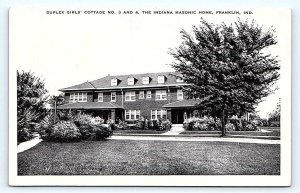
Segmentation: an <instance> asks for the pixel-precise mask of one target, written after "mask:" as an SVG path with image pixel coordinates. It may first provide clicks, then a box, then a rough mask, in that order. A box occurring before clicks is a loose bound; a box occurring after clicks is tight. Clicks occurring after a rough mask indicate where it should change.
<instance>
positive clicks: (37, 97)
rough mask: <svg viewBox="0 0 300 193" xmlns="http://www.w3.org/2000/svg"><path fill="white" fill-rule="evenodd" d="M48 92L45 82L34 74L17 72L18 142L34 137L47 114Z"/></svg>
mask: <svg viewBox="0 0 300 193" xmlns="http://www.w3.org/2000/svg"><path fill="white" fill-rule="evenodd" d="M46 93H47V90H46V89H45V88H44V82H43V81H42V80H41V79H40V78H38V77H36V76H35V75H34V73H32V72H24V71H22V72H19V71H17V108H18V109H17V121H18V122H17V129H18V141H19V142H21V141H26V140H29V139H30V138H31V137H32V131H33V129H34V126H35V124H36V123H38V122H39V121H40V120H41V119H43V118H44V117H45V115H46V113H47V110H46V108H45V104H46V102H47V97H46V96H45V94H46Z"/></svg>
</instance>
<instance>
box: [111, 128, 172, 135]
mask: <svg viewBox="0 0 300 193" xmlns="http://www.w3.org/2000/svg"><path fill="white" fill-rule="evenodd" d="M165 132H167V131H156V130H134V129H132V130H114V134H162V133H165Z"/></svg>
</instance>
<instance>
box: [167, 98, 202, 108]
mask: <svg viewBox="0 0 300 193" xmlns="http://www.w3.org/2000/svg"><path fill="white" fill-rule="evenodd" d="M200 103H201V100H200V99H185V100H180V101H175V102H172V103H169V104H166V105H164V106H163V107H164V108H183V107H197V106H198V105H199V104H200Z"/></svg>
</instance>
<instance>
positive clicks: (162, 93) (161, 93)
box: [155, 90, 167, 100]
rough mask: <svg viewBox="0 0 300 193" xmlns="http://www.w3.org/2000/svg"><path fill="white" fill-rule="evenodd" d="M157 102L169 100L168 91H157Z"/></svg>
mask: <svg viewBox="0 0 300 193" xmlns="http://www.w3.org/2000/svg"><path fill="white" fill-rule="evenodd" d="M155 99H156V100H167V91H166V90H157V91H156V93H155Z"/></svg>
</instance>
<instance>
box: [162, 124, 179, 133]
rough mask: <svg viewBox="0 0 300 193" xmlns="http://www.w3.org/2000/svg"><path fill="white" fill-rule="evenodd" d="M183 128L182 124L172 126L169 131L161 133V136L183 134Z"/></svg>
mask: <svg viewBox="0 0 300 193" xmlns="http://www.w3.org/2000/svg"><path fill="white" fill-rule="evenodd" d="M183 131H184V128H183V125H182V124H173V125H172V128H171V129H170V131H168V132H165V133H162V134H161V135H179V133H181V132H183Z"/></svg>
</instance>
